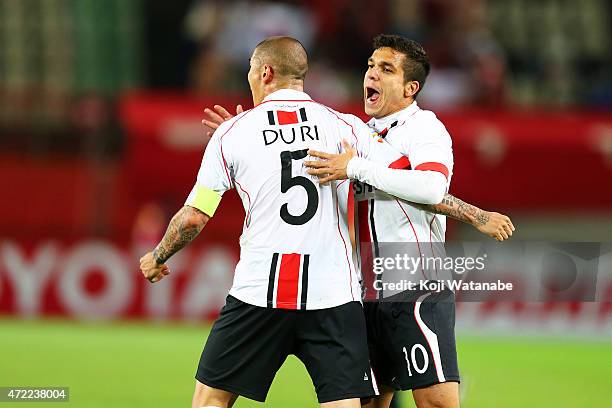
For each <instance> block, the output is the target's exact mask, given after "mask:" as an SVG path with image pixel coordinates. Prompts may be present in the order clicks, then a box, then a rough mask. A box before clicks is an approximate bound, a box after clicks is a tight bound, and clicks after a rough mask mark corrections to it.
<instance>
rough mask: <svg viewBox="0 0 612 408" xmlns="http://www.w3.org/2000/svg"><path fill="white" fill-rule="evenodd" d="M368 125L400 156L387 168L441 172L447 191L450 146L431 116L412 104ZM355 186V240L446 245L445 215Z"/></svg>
mask: <svg viewBox="0 0 612 408" xmlns="http://www.w3.org/2000/svg"><path fill="white" fill-rule="evenodd" d="M368 126H370V127H371V128H372V129H373V130H374V131H375V132H376V136H375V137H377V138H379V139H380V140H384V141H385V142H388V144H390V145H391V146H392V147H393V148H395V149H396V150H397V151H398V152H399V153H401V155H402V158H401V160H398V161H396V162H393V163H392V165H391V166H390V167H393V168H401V169H414V170H431V171H437V172H440V173H442V174H444V176H445V177H446V191H447V192H448V188H449V187H450V181H451V176H452V171H453V151H452V142H451V138H450V135H449V134H448V132H447V130H446V128H445V127H444V125H443V124H442V122H440V120H438V118H437V117H436V115H435V114H434V113H433V112H431V111H427V110H422V109H420V108H419V107H418V105H417V103H416V102H413V103H412V104H411V105H410V106H408V107H407V108H405V109H402V110H401V111H399V112H396V113H394V114H392V115H389V116H387V117H385V118H382V119H372V120H370V121H369V122H368ZM387 160H388V159H387ZM354 188H355V198H356V200H357V201H358V209H357V211H358V217H357V218H358V222H359V227H358V232H359V242H361V243H368V242H372V243H376V242H415V243H417V244H420V243H428V242H444V234H445V231H446V218H445V217H444V216H442V215H435V214H432V213H429V212H426V211H423V210H421V209H420V208H418V207H417V206H415V205H413V204H411V203H409V202H407V201H403V200H401V199H398V198H396V197H393V196H391V195H389V194H387V193H385V192H383V191H380V190H378V189H376V188H373V187H372V186H369V185H366V184H363V183H360V182H355V185H354Z"/></svg>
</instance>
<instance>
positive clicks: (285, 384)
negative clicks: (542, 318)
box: [0, 319, 612, 408]
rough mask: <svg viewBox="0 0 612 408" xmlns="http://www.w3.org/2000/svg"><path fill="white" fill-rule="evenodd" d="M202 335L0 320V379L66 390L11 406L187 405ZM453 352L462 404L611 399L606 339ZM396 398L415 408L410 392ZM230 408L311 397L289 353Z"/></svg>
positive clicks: (298, 402)
mask: <svg viewBox="0 0 612 408" xmlns="http://www.w3.org/2000/svg"><path fill="white" fill-rule="evenodd" d="M207 333H208V326H195V325H192V326H189V325H178V324H176V325H175V324H143V323H96V324H94V323H91V324H83V323H73V322H66V321H52V320H46V321H16V320H10V319H4V320H0V386H68V387H70V402H69V403H65V404H58V403H19V404H17V405H15V404H13V405H15V406H18V407H21V408H27V407H34V408H36V407H38V408H40V407H43V406H52V407H56V408H60V407H62V406H69V407H79V408H80V407H84V408H97V407H100V408H102V407H104V408H107V407H113V408H123V407H126V408H127V407H130V408H138V407H142V408H145V407H146V408H151V407H156V408H158V407H189V406H190V401H191V395H192V392H193V386H194V379H193V374H194V372H195V368H196V364H197V361H198V359H199V356H200V352H201V350H202V346H203V344H204V341H205V338H206V335H207ZM458 352H459V364H460V367H461V373H462V375H463V377H464V379H465V381H464V384H463V385H462V387H463V390H462V392H463V393H464V394H465V397H464V400H463V407H467V408H479V407H482V408H490V407H497V408H502V407H508V408H510V407H512V408H515V407H527V406H529V407H555V408H563V407H568V408H570V407H571V408H576V407H603V406H612V402H611V401H610V398H609V387H610V384H611V383H612V342H602V341H588V340H585V341H579V340H571V341H569V340H568V341H562V340H554V339H531V338H530V339H524V338H523V339H521V338H513V339H507V338H483V337H466V336H459V338H458ZM402 400H403V401H404V404H403V405H402V406H403V407H412V406H413V405H412V402H411V396H410V394H408V393H404V394H403V395H402ZM50 404H51V405H50ZM8 406H11V404H7V403H0V408H2V407H8ZM235 406H236V407H261V406H266V407H274V408H300V407H315V406H317V403H316V398H315V395H314V389H313V386H312V383H311V381H310V379H309V378H308V375H307V373H306V370H305V368H304V366H303V365H302V364H301V363H300V362H299V361H298V360H297V359H295V358H294V357H291V358H289V359H288V360H287V361H286V363H285V365H284V366H283V367H282V368H281V370H280V372H279V373H278V375H277V377H276V379H275V381H274V384H273V385H272V389H271V390H270V393H269V394H268V401H267V402H266V404H265V405H262V404H259V403H256V402H253V401H249V400H246V399H242V398H241V399H239V400H238V402H237V403H236V405H235Z"/></svg>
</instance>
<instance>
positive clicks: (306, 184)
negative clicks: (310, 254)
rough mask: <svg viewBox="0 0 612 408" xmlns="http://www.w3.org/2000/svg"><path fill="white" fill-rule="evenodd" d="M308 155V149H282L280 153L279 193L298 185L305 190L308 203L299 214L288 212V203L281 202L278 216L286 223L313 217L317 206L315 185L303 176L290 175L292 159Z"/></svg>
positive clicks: (300, 222) (304, 220) (294, 223)
mask: <svg viewBox="0 0 612 408" xmlns="http://www.w3.org/2000/svg"><path fill="white" fill-rule="evenodd" d="M306 156H308V149H302V150H294V151H288V150H286V151H284V152H281V154H280V159H281V193H286V192H287V191H289V189H290V188H292V187H296V186H300V187H303V188H304V190H306V195H307V196H308V203H307V205H306V209H305V210H304V212H303V213H302V214H300V215H293V214H290V213H289V209H288V205H287V204H283V205H282V207H281V209H280V216H281V218H282V219H283V221H285V222H286V223H287V224H291V225H303V224H306V223H307V222H308V221H310V220H311V219H312V217H314V215H315V214H316V212H317V207H318V206H319V194H318V191H317V186H315V184H314V183H313V182H312V181H310V180H309V179H308V178H306V177H304V176H296V177H292V172H291V164H292V160H302V159H304V158H306Z"/></svg>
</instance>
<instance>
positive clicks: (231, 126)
mask: <svg viewBox="0 0 612 408" xmlns="http://www.w3.org/2000/svg"><path fill="white" fill-rule="evenodd" d="M251 111H253V109H249V110H247V111H244V112H242V113H241V114H239V115H236V116H234V117H233V118H231V119H229V120H226V121H225V122H223V123H222V124H220V125H219V127H218V128H217V130H215V133H213V135H212V137H211V138H210V142H213V143H221V142H222V141H224V140H225V138H226V137H227V136H228V135H231V134H234V133H237V131H238V129H239V128H240V126H241V125H242V124H245V123H246V122H245V120H248V119H245V116H247V114H248V113H249V112H251ZM210 142H209V143H210Z"/></svg>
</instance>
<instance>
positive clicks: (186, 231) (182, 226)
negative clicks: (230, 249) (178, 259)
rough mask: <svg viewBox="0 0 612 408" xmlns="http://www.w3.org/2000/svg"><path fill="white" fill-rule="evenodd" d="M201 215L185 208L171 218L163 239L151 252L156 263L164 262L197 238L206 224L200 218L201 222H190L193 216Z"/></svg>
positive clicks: (204, 220)
mask: <svg viewBox="0 0 612 408" xmlns="http://www.w3.org/2000/svg"><path fill="white" fill-rule="evenodd" d="M202 215H203V214H202V213H201V212H200V211H199V210H197V209H195V208H193V207H189V206H185V207H183V208H181V209H180V210H179V212H177V213H176V215H175V216H174V217H172V220H171V221H170V224H168V229H167V230H166V233H165V234H164V237H163V238H162V240H161V242H160V243H159V244H158V245H157V247H156V248H155V250H154V251H153V256H154V257H155V260H156V262H157V263H159V264H162V263H164V262H166V261H167V260H168V259H169V258H170V257H171V256H172V255H174V254H175V253H177V252H178V251H180V250H181V249H183V248H184V247H185V246H186V245H187V244H188V243H190V242H191V241H193V239H194V238H195V237H197V236H198V234H199V233H200V231H201V230H202V228H203V227H204V224H205V223H206V219H205V218H202V222H198V223H194V222H193V221H192V220H193V217H194V216H195V217H198V218H201V217H202Z"/></svg>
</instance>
